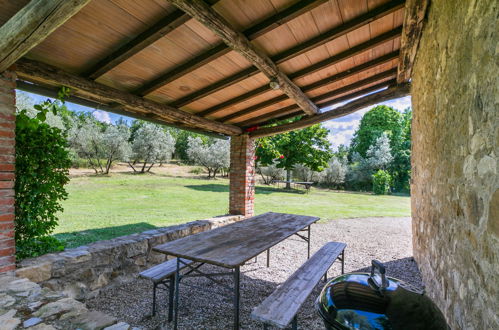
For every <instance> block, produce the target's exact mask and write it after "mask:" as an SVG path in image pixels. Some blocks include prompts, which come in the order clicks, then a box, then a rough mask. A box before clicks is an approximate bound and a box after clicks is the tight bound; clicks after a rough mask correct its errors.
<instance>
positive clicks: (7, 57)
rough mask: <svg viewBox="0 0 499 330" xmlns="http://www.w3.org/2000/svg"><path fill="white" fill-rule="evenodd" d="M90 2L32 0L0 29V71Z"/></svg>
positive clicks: (77, 0) (79, 0)
mask: <svg viewBox="0 0 499 330" xmlns="http://www.w3.org/2000/svg"><path fill="white" fill-rule="evenodd" d="M89 1H90V0H73V1H66V0H39V1H30V2H29V3H28V4H27V5H26V6H24V7H23V8H22V9H21V10H19V11H18V12H17V13H16V14H15V15H14V16H13V17H11V18H10V19H9V20H8V21H7V22H6V23H5V24H4V25H2V26H1V27H0V36H2V38H0V72H3V71H5V70H7V68H9V67H10V66H11V65H12V64H14V63H15V62H16V61H17V60H18V59H20V58H21V57H22V56H24V55H25V54H26V53H27V52H29V51H30V50H31V49H32V48H34V47H35V46H37V45H38V44H40V43H41V42H42V41H43V40H45V38H47V37H48V36H49V35H50V34H51V33H52V32H53V31H54V30H56V29H57V28H58V27H59V26H61V25H62V24H64V22H66V21H67V20H68V19H70V18H71V17H72V16H74V15H75V14H76V13H77V12H78V11H79V10H80V9H82V8H83V7H84V6H85V5H86V4H87V3H88V2H89Z"/></svg>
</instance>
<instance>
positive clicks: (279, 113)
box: [237, 79, 397, 127]
mask: <svg viewBox="0 0 499 330" xmlns="http://www.w3.org/2000/svg"><path fill="white" fill-rule="evenodd" d="M396 83H397V81H396V79H393V80H388V81H383V82H381V83H379V84H376V85H373V86H370V87H367V88H364V89H361V90H360V91H356V92H353V93H349V94H346V95H343V96H340V97H336V98H334V99H332V100H328V101H325V102H320V103H317V106H318V107H319V108H321V109H322V108H326V107H329V106H332V105H334V104H337V103H340V102H345V101H348V100H351V99H353V98H356V97H359V96H362V95H365V94H368V93H372V92H375V91H377V90H380V89H382V88H385V87H387V86H391V85H395V84H396ZM298 109H299V108H298V107H296V106H294V107H291V106H288V107H284V108H282V109H278V110H275V111H272V112H269V113H266V114H264V115H261V116H258V117H255V118H251V119H248V120H245V121H243V122H239V123H237V125H238V126H241V127H247V126H250V125H251V126H254V125H258V126H263V125H266V124H269V123H270V122H266V121H268V120H270V119H272V120H276V119H280V120H282V119H284V118H282V117H283V116H287V115H288V113H289V111H292V110H298ZM293 114H295V115H294V116H297V115H299V114H300V111H299V110H298V111H297V112H296V111H295V112H293ZM302 114H303V113H302Z"/></svg>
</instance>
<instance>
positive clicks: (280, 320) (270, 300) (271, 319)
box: [251, 242, 346, 329]
mask: <svg viewBox="0 0 499 330" xmlns="http://www.w3.org/2000/svg"><path fill="white" fill-rule="evenodd" d="M345 247H346V244H345V243H337V242H329V243H327V244H325V245H324V246H323V247H322V248H321V249H320V250H319V251H317V252H316V253H315V254H314V255H313V256H312V257H311V258H310V259H308V260H307V261H306V262H305V263H304V264H303V265H302V266H301V267H300V268H298V270H297V271H296V272H294V273H293V275H291V276H290V277H289V278H288V279H287V280H286V282H284V283H283V284H282V285H281V286H279V287H278V288H277V289H276V290H275V291H274V292H273V293H272V294H271V295H270V296H268V297H267V298H266V299H265V300H264V301H263V302H262V303H261V304H260V305H258V306H257V307H256V308H254V309H253V312H252V313H251V317H252V318H253V319H255V320H258V321H262V322H263V323H264V329H266V328H267V326H268V325H273V326H276V327H278V328H281V329H283V328H286V327H287V326H288V325H289V323H291V322H292V328H293V329H297V319H296V314H297V313H298V310H299V309H300V307H301V305H302V304H303V303H304V302H305V300H306V299H307V298H308V296H309V295H310V293H312V291H313V290H314V288H315V287H316V285H317V284H318V283H319V281H320V280H321V278H322V277H323V276H324V279H325V280H327V277H326V274H327V271H328V269H329V268H330V267H331V265H332V264H333V263H334V262H335V260H336V259H339V260H341V273H342V274H343V273H344V262H345Z"/></svg>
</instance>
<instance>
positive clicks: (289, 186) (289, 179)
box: [286, 170, 291, 189]
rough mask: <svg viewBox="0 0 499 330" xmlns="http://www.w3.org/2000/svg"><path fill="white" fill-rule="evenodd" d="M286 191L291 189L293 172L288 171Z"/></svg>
mask: <svg viewBox="0 0 499 330" xmlns="http://www.w3.org/2000/svg"><path fill="white" fill-rule="evenodd" d="M286 189H291V170H286Z"/></svg>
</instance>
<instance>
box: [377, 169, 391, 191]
mask: <svg viewBox="0 0 499 330" xmlns="http://www.w3.org/2000/svg"><path fill="white" fill-rule="evenodd" d="M391 184H392V176H391V175H390V173H388V172H387V171H383V170H379V171H378V172H376V173H375V174H373V192H374V193H375V194H376V195H386V194H388V193H389V192H390V186H391Z"/></svg>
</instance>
